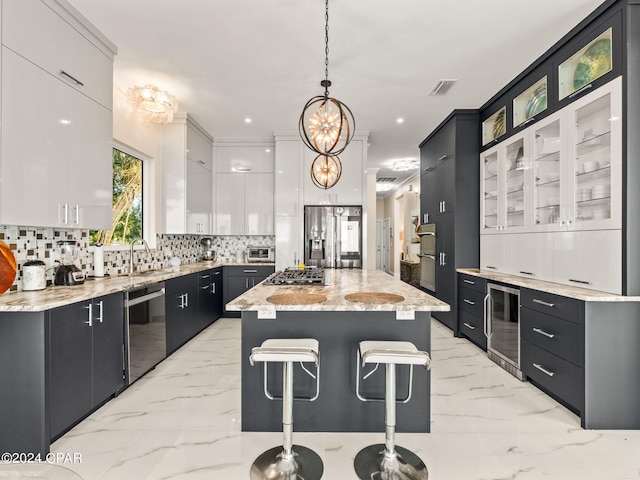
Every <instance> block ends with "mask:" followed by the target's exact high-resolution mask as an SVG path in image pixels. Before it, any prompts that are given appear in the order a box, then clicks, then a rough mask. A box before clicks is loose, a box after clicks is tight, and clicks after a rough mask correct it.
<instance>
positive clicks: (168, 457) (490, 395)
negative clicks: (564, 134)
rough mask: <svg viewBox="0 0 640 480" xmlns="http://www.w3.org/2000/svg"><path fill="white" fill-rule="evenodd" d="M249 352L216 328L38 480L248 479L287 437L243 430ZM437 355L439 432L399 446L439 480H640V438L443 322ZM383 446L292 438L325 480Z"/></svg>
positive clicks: (108, 408)
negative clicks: (243, 380)
mask: <svg viewBox="0 0 640 480" xmlns="http://www.w3.org/2000/svg"><path fill="white" fill-rule="evenodd" d="M240 354H241V353H240V321H239V320H238V319H221V320H219V321H217V322H216V323H215V324H213V325H212V326H211V327H209V328H208V329H206V330H205V331H204V332H202V333H201V334H200V335H198V336H197V337H196V338H195V339H194V340H192V341H191V342H189V343H188V344H186V345H184V346H183V347H182V348H181V349H180V350H178V351H177V352H175V353H174V354H173V355H172V356H171V357H170V358H169V359H167V360H166V361H164V362H163V363H162V364H160V365H159V366H158V367H157V368H156V369H155V370H153V371H151V372H149V373H148V374H147V375H146V376H145V377H143V378H142V379H140V380H139V381H138V382H136V383H135V384H133V385H132V386H131V387H130V388H128V389H127V390H125V391H124V392H123V393H122V394H121V395H119V396H118V397H117V398H115V399H113V400H112V401H110V402H109V403H107V404H106V405H104V406H103V407H102V408H100V409H99V410H98V411H96V412H95V413H94V414H92V415H91V416H89V417H88V418H87V419H85V420H84V421H82V422H81V423H80V424H78V425H77V426H76V427H75V428H73V429H72V430H70V431H69V432H68V433H67V434H65V435H64V436H63V437H61V438H60V439H59V440H58V441H56V442H55V443H54V444H53V445H52V452H56V453H69V452H81V453H82V455H83V462H82V463H81V464H71V465H64V468H62V467H61V468H51V467H46V466H42V467H39V468H41V470H33V469H32V470H31V474H30V475H31V477H35V478H43V479H45V478H46V479H49V480H77V479H78V478H81V479H84V480H129V479H131V480H165V479H172V480H174V479H177V480H180V479H185V480H186V479H188V480H200V479H207V480H218V479H219V480H236V479H248V478H249V469H250V467H251V464H252V462H253V460H254V459H255V458H256V457H257V456H258V455H259V454H260V453H262V452H263V451H265V450H267V449H269V448H271V447H273V446H276V445H279V444H280V443H281V441H282V436H281V434H280V433H273V432H250V433H249V432H248V433H242V432H241V422H240V414H241V408H240V395H241V393H240ZM431 355H432V358H433V364H432V398H431V409H432V422H431V430H432V431H431V433H430V434H403V433H398V434H397V437H396V441H397V444H398V445H400V446H403V447H405V448H409V449H411V450H413V451H414V452H415V453H417V454H418V455H419V456H420V457H421V458H422V459H423V461H424V462H425V463H426V465H427V467H428V469H429V472H430V477H429V478H431V479H433V480H502V479H514V480H574V479H575V480H578V479H580V480H602V479H606V480H631V479H635V480H638V479H640V431H629V430H623V431H594V430H583V429H581V428H580V421H579V418H578V417H577V416H576V415H574V414H573V413H571V412H570V411H568V410H567V409H566V408H564V407H563V406H561V405H559V404H558V403H557V402H555V401H554V400H552V399H551V398H550V397H548V396H547V395H545V394H544V393H542V392H541V391H539V390H538V389H537V388H535V387H533V386H532V385H531V384H529V383H528V382H521V381H519V380H517V379H516V378H515V377H513V376H511V375H510V374H509V373H507V372H506V371H504V370H503V369H501V368H500V367H498V366H497V365H496V364H495V363H493V362H491V361H490V360H489V359H488V358H487V356H486V354H485V353H484V352H483V351H482V350H480V349H478V348H477V347H475V346H474V345H472V344H471V343H469V342H467V341H466V340H463V339H457V338H453V337H452V335H451V331H450V330H448V329H447V328H445V327H444V326H443V325H441V324H440V323H438V322H437V321H433V322H432V351H431ZM294 420H295V410H294ZM383 442H384V433H383V432H380V433H306V432H304V433H303V432H300V433H298V432H296V433H294V443H295V444H299V445H304V446H306V447H308V448H312V449H313V450H315V451H316V452H317V453H318V454H319V455H320V457H321V458H322V459H323V461H324V469H325V470H324V476H323V478H324V479H327V480H351V479H354V480H355V479H356V476H355V473H354V470H353V459H354V457H355V455H356V454H357V453H358V451H359V450H360V449H362V448H364V447H366V446H367V445H370V444H376V443H383ZM2 473H3V472H2V470H0V477H2ZM65 474H68V475H69V476H68V477H65V476H64V475H65ZM24 478H30V477H27V476H26V475H25V477H24Z"/></svg>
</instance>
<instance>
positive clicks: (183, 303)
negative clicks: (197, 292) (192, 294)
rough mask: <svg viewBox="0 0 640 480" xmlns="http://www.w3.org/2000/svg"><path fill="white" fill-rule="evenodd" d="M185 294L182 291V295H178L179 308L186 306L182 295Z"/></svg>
mask: <svg viewBox="0 0 640 480" xmlns="http://www.w3.org/2000/svg"><path fill="white" fill-rule="evenodd" d="M185 296H186V294H185V293H183V294H182V295H180V308H184V307H186V306H187V305H186V303H185V300H184V297H185Z"/></svg>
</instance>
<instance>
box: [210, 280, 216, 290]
mask: <svg viewBox="0 0 640 480" xmlns="http://www.w3.org/2000/svg"><path fill="white" fill-rule="evenodd" d="M211 293H216V284H215V282H214V283H212V284H211Z"/></svg>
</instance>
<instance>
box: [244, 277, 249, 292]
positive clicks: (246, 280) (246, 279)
mask: <svg viewBox="0 0 640 480" xmlns="http://www.w3.org/2000/svg"><path fill="white" fill-rule="evenodd" d="M244 288H246V289H247V290H248V289H249V277H247V278H245V279H244Z"/></svg>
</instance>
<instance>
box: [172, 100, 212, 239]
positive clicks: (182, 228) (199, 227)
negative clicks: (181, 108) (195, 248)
mask: <svg viewBox="0 0 640 480" xmlns="http://www.w3.org/2000/svg"><path fill="white" fill-rule="evenodd" d="M194 136H195V137H196V139H195V140H193V138H192V140H190V139H189V138H190V137H194ZM203 139H204V140H207V141H208V144H209V149H208V152H209V153H208V157H207V156H206V152H207V149H206V148H194V149H193V151H191V150H189V149H188V146H189V145H197V144H198V143H205V142H204V140H203ZM212 145H213V139H212V138H211V136H210V135H209V134H208V133H207V132H206V131H205V130H204V129H203V128H202V127H201V126H200V125H199V124H198V123H197V122H196V121H195V120H194V119H193V118H191V117H189V116H188V115H187V114H185V113H178V114H176V115H174V119H173V123H171V124H167V125H164V126H163V131H162V162H163V168H162V174H163V207H164V233H175V234H184V233H191V234H210V233H211V231H212V212H211V208H212V195H211V188H212V182H213V177H212V173H211V171H210V169H211V156H212V155H213V149H212ZM192 153H193V155H194V157H195V159H191V158H190V157H189V155H190V154H192ZM207 167H209V169H207Z"/></svg>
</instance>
